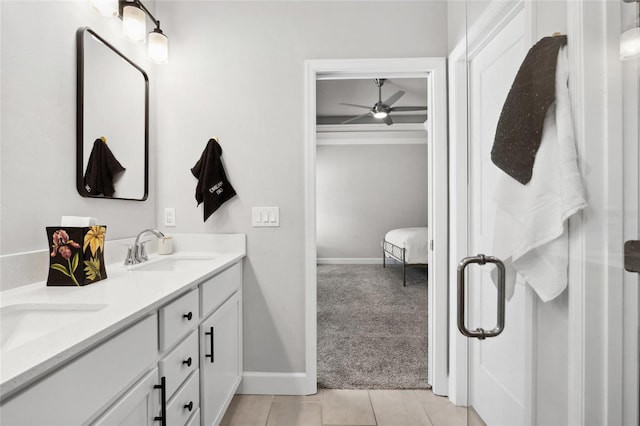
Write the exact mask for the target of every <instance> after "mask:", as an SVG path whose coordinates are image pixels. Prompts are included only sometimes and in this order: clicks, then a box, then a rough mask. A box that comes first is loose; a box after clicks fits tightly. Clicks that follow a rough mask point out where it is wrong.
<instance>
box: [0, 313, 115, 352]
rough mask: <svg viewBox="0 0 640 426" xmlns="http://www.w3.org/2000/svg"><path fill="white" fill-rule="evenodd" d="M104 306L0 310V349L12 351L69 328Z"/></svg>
mask: <svg viewBox="0 0 640 426" xmlns="http://www.w3.org/2000/svg"><path fill="white" fill-rule="evenodd" d="M106 307H107V305H105V304H88V303H62V304H53V303H21V304H16V305H8V306H3V307H2V308H0V331H1V334H0V348H2V352H6V351H10V350H11V349H14V348H17V347H19V346H22V345H24V344H25V343H29V342H31V341H33V340H35V339H37V338H39V337H42V336H45V335H47V334H49V333H51V332H53V331H56V330H59V329H60V328H63V327H66V326H67V325H70V324H72V323H74V322H77V321H83V320H84V317H85V316H86V315H88V314H92V313H94V312H96V311H99V310H102V309H104V308H106Z"/></svg>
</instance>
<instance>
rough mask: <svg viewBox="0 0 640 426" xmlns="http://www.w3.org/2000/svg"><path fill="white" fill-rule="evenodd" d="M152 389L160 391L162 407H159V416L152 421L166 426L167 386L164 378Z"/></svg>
mask: <svg viewBox="0 0 640 426" xmlns="http://www.w3.org/2000/svg"><path fill="white" fill-rule="evenodd" d="M153 388H154V389H160V394H161V400H162V405H161V407H160V416H156V417H154V418H153V421H154V422H160V425H161V426H167V384H166V379H165V378H164V376H163V377H161V378H160V384H159V385H154V386H153Z"/></svg>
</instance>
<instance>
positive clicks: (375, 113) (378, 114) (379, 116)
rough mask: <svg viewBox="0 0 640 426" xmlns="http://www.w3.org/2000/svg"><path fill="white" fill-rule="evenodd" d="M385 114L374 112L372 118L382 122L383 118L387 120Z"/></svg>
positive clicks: (383, 112)
mask: <svg viewBox="0 0 640 426" xmlns="http://www.w3.org/2000/svg"><path fill="white" fill-rule="evenodd" d="M387 115H389V114H387V113H386V112H385V111H376V112H374V113H373V118H377V119H379V120H382V119H383V118H387Z"/></svg>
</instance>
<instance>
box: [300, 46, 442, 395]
mask: <svg viewBox="0 0 640 426" xmlns="http://www.w3.org/2000/svg"><path fill="white" fill-rule="evenodd" d="M427 76H428V77H429V79H428V80H427V81H428V84H429V87H428V103H427V105H428V108H429V120H428V121H427V128H428V130H427V138H428V144H429V150H430V152H433V155H432V156H431V158H429V159H428V162H429V176H430V177H432V179H431V180H432V182H429V183H428V184H429V185H430V186H431V185H433V186H431V187H433V188H434V189H435V190H434V191H433V192H434V193H433V194H430V195H429V202H430V204H433V206H434V207H435V208H434V209H433V215H432V216H433V217H428V226H429V233H430V239H431V244H432V247H438V248H439V250H440V251H439V253H441V254H440V255H439V256H438V258H436V259H430V260H433V262H430V265H429V288H428V310H429V311H428V312H429V317H428V318H429V319H428V328H429V335H428V345H429V346H428V361H427V363H428V368H429V369H428V373H429V374H428V378H427V380H428V382H429V383H430V384H431V385H432V387H433V391H434V393H436V394H439V395H447V393H448V378H447V361H448V359H447V352H448V351H447V343H448V342H447V337H448V336H447V335H448V322H447V320H448V318H447V317H448V312H447V305H448V277H447V262H448V259H447V258H448V256H447V255H448V235H447V231H448V202H447V197H448V182H447V175H448V171H447V168H448V166H447V87H446V78H447V76H446V59H445V58H379V59H326V60H322V59H321V60H306V61H305V138H304V156H305V164H304V167H305V172H304V175H305V182H304V188H305V189H304V192H305V304H306V325H305V331H306V338H305V340H306V345H305V351H306V378H305V393H307V394H312V393H316V392H317V267H316V261H317V259H316V258H317V249H316V239H317V236H316V80H318V79H319V78H325V79H328V78H341V79H348V78H369V77H376V78H392V77H427Z"/></svg>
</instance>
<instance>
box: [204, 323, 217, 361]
mask: <svg viewBox="0 0 640 426" xmlns="http://www.w3.org/2000/svg"><path fill="white" fill-rule="evenodd" d="M214 333H215V330H214V329H213V327H211V328H209V331H205V333H204V335H205V336H211V353H210V354H205V355H204V357H205V359H207V358H211V363H212V364H213V362H214V353H215V346H214V345H215V340H214Z"/></svg>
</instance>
